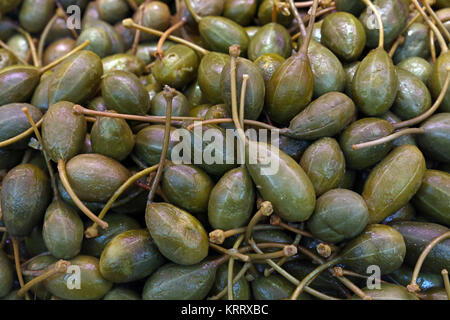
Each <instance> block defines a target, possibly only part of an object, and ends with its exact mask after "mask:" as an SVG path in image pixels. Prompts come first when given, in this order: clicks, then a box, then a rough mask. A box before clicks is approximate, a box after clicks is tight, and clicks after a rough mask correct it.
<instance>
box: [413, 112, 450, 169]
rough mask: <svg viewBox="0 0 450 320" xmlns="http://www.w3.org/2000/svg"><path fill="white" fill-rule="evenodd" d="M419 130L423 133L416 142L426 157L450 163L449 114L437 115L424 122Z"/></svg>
mask: <svg viewBox="0 0 450 320" xmlns="http://www.w3.org/2000/svg"><path fill="white" fill-rule="evenodd" d="M421 128H422V129H424V130H425V133H423V134H420V135H419V136H418V137H417V142H418V143H419V146H420V148H421V150H422V151H423V152H424V153H425V155H426V156H428V157H431V158H432V159H435V160H437V161H441V162H444V163H450V153H449V152H448V150H449V148H450V112H445V113H437V114H435V115H433V116H432V117H430V118H429V119H428V120H427V121H425V122H424V123H423V124H422V125H421Z"/></svg>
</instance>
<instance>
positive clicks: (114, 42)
mask: <svg viewBox="0 0 450 320" xmlns="http://www.w3.org/2000/svg"><path fill="white" fill-rule="evenodd" d="M63 21H64V20H63ZM93 27H96V28H101V29H103V30H105V31H106V32H107V34H108V37H109V39H110V41H111V51H110V53H109V54H116V53H122V52H124V50H125V49H124V46H123V43H122V39H121V38H120V35H119V34H118V33H117V31H116V30H115V29H114V27H113V26H112V25H110V24H109V23H107V22H105V21H103V20H99V19H90V20H88V21H86V23H85V24H84V25H83V29H88V28H93ZM69 31H70V30H69ZM109 54H108V55H109Z"/></svg>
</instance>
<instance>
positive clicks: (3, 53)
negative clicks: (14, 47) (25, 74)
mask: <svg viewBox="0 0 450 320" xmlns="http://www.w3.org/2000/svg"><path fill="white" fill-rule="evenodd" d="M16 63H17V58H16V57H15V56H14V55H13V54H12V53H11V52H9V51H7V50H5V49H0V70H1V69H4V68H6V67H9V66H12V65H15V64H16Z"/></svg>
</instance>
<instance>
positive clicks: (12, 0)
mask: <svg viewBox="0 0 450 320" xmlns="http://www.w3.org/2000/svg"><path fill="white" fill-rule="evenodd" d="M20 2H21V0H5V1H2V3H1V4H0V13H2V14H3V13H8V12H10V11H13V10H14V9H16V8H17V7H18V6H19V5H20Z"/></svg>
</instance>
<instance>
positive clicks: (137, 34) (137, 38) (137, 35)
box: [131, 3, 144, 56]
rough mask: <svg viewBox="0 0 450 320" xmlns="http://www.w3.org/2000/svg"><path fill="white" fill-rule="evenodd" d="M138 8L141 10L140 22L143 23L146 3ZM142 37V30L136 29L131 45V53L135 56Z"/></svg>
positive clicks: (139, 14) (139, 13)
mask: <svg viewBox="0 0 450 320" xmlns="http://www.w3.org/2000/svg"><path fill="white" fill-rule="evenodd" d="M138 10H139V12H138V23H139V24H142V19H143V18H144V3H143V4H141V5H140V6H139V9H138ZM140 38H141V30H136V32H135V33H134V39H133V45H132V46H131V54H132V55H133V56H135V55H136V52H137V49H138V45H139V41H140Z"/></svg>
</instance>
